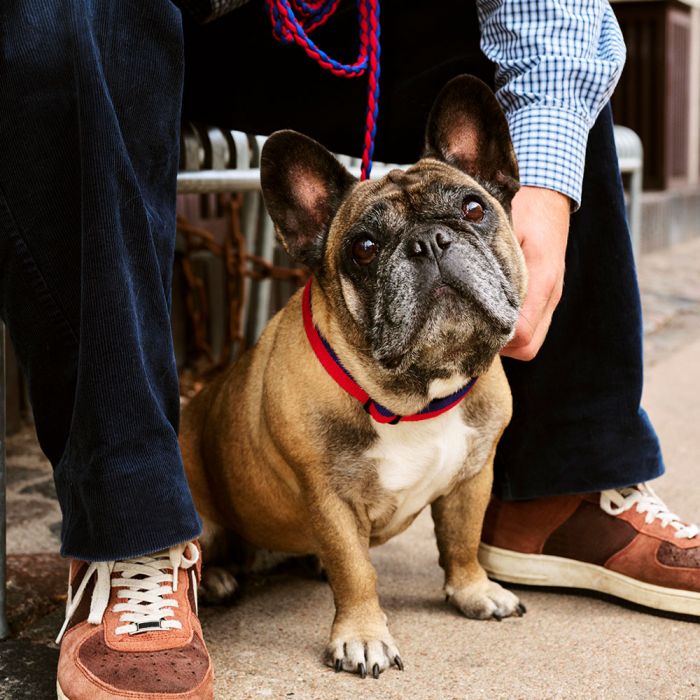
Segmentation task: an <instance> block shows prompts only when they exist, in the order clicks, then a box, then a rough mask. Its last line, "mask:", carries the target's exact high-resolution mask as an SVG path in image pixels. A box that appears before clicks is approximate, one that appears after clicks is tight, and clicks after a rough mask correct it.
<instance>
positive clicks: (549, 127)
mask: <svg viewBox="0 0 700 700" xmlns="http://www.w3.org/2000/svg"><path fill="white" fill-rule="evenodd" d="M506 116H507V118H508V126H509V127H510V135H511V139H512V140H513V148H514V149H515V155H516V157H517V159H518V170H519V171H520V184H521V185H530V186H534V187H546V188H547V189H550V190H555V191H556V192H561V194H564V195H566V196H567V197H569V198H570V199H571V200H572V202H573V206H572V211H575V210H576V209H578V208H579V206H580V204H581V187H582V184H583V170H584V166H585V163H586V143H587V142H588V132H589V130H590V125H589V124H588V120H587V119H586V118H585V117H582V116H580V115H578V114H575V113H574V112H570V111H567V110H565V109H561V108H559V107H548V106H544V105H528V106H527V107H523V108H521V109H518V110H517V111H515V112H512V113H510V114H506Z"/></svg>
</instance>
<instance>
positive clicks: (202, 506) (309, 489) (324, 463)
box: [180, 158, 526, 673]
mask: <svg viewBox="0 0 700 700" xmlns="http://www.w3.org/2000/svg"><path fill="white" fill-rule="evenodd" d="M436 179H437V180H438V181H443V180H444V181H445V182H446V183H447V184H450V185H451V186H458V187H461V186H464V187H468V188H472V189H474V188H475V187H479V185H478V183H476V181H475V180H473V179H472V178H471V177H470V176H469V175H467V174H465V173H462V172H459V171H458V170H456V169H455V168H452V167H450V166H448V165H446V164H445V163H442V162H440V161H438V160H436V159H434V158H426V159H423V160H422V161H420V162H419V163H418V164H417V165H416V166H413V167H412V168H410V169H409V170H408V171H406V172H403V173H402V172H400V171H394V172H393V173H391V174H390V176H388V177H386V178H384V179H382V180H379V181H367V182H363V183H359V184H355V185H353V186H352V190H351V192H350V194H349V195H348V196H347V197H346V198H345V199H344V201H343V203H342V205H341V206H340V209H339V210H338V212H337V213H336V214H335V216H334V218H333V221H332V225H331V227H330V231H329V232H328V235H327V239H326V244H325V250H324V254H323V255H324V258H323V260H324V274H323V278H322V279H323V284H321V283H319V282H318V281H317V280H315V281H314V283H313V286H312V304H313V317H314V321H315V323H316V324H317V326H318V327H319V329H320V331H321V333H322V334H323V335H324V336H325V337H326V338H327V339H328V341H329V342H330V344H331V346H332V347H333V348H334V350H335V351H336V353H337V354H338V356H339V357H341V358H342V361H343V364H344V365H345V366H346V368H347V369H348V370H349V371H350V372H351V374H352V375H353V376H354V377H355V379H356V380H357V382H358V383H359V384H360V386H362V387H363V388H364V389H365V390H366V391H367V392H368V393H369V394H370V396H372V397H373V398H374V399H375V400H376V401H378V402H380V403H382V404H383V405H386V406H391V407H392V409H393V410H394V411H397V412H400V413H402V414H404V415H406V414H411V413H414V412H416V411H418V410H420V409H422V408H423V407H424V406H425V405H426V404H427V403H428V402H429V401H430V400H431V399H433V398H437V396H432V395H426V394H425V393H420V391H419V390H418V389H416V390H412V391H408V392H407V391H401V390H399V389H397V384H396V383H395V382H394V383H392V381H393V380H394V379H395V374H394V375H393V377H392V373H391V371H390V370H389V369H387V368H385V367H382V366H380V365H379V364H378V363H377V362H376V361H374V360H373V359H372V355H371V352H369V351H368V348H367V345H366V340H365V339H364V337H363V336H362V334H361V333H360V331H359V329H358V324H357V323H356V319H354V318H353V313H355V314H356V313H359V311H358V308H355V309H354V310H353V309H352V308H349V306H350V307H352V305H353V303H355V302H354V301H353V300H352V299H350V300H348V298H347V297H348V295H349V296H352V290H349V289H348V283H347V282H346V284H345V290H344V289H343V286H344V284H343V277H342V271H341V270H340V268H339V267H338V261H339V260H340V257H341V245H342V243H343V236H344V234H345V232H347V231H349V230H351V227H352V225H353V223H354V222H355V221H356V219H357V217H358V216H360V215H361V214H362V212H364V211H366V210H367V209H368V207H369V206H370V205H372V204H373V203H374V202H375V201H377V200H383V201H390V202H392V206H393V207H395V208H397V209H400V207H402V206H406V207H413V208H414V209H415V210H419V211H423V210H424V209H425V207H428V209H429V207H430V201H428V202H427V203H426V201H425V200H424V192H425V187H424V183H425V182H426V181H429V182H435V181H436ZM313 184H314V183H312V185H313ZM314 187H315V185H314ZM481 194H482V197H483V199H484V201H486V202H487V204H488V205H489V206H490V207H491V209H492V211H493V212H494V214H495V215H496V216H498V227H497V229H498V230H497V233H498V235H497V236H496V240H494V241H493V242H492V243H491V244H490V245H492V246H493V249H494V251H495V253H496V255H497V256H498V257H499V259H500V260H506V261H509V263H510V264H511V267H512V273H513V275H514V279H515V284H516V287H517V289H518V290H519V293H520V294H521V297H522V294H524V290H525V284H526V281H525V272H524V265H523V261H522V255H521V252H520V249H519V246H518V244H517V241H516V239H515V236H514V235H513V232H512V230H511V228H510V223H509V221H508V217H507V214H506V213H505V211H504V210H503V209H502V208H501V206H500V204H499V203H498V202H497V201H496V200H495V199H494V197H493V196H492V195H491V194H489V193H488V192H487V191H486V190H483V192H482V193H481ZM300 196H301V195H300ZM317 196H318V193H317V192H316V189H314V188H313V187H312V189H311V190H309V191H308V192H305V193H304V194H303V197H308V198H311V199H314V198H316V197H317ZM303 197H302V199H303ZM421 197H423V199H421ZM414 200H415V201H414ZM301 305H302V293H301V292H298V293H297V294H296V295H295V296H294V297H293V298H292V299H291V300H290V301H289V303H288V304H287V306H286V307H285V308H284V309H283V310H282V311H281V312H280V313H278V314H277V315H276V316H275V317H274V318H273V319H272V320H271V321H270V323H269V324H268V326H267V328H266V329H265V331H264V333H263V335H262V337H261V338H260V340H259V342H258V343H257V345H256V346H255V347H254V348H253V349H252V350H251V351H250V352H248V353H247V354H246V355H245V356H244V357H243V358H242V359H241V360H240V361H239V362H238V363H236V364H235V365H234V366H233V367H231V368H230V369H229V370H228V371H227V372H226V373H225V374H223V375H222V376H221V377H220V378H219V379H218V380H216V381H214V382H213V383H212V384H210V385H209V386H207V387H206V388H205V389H204V390H203V391H202V392H201V393H200V394H199V395H197V396H196V397H195V398H194V399H193V400H192V401H191V402H190V404H189V405H188V406H187V407H186V409H185V411H184V413H183V418H182V426H181V438H180V441H181V447H182V453H183V458H184V461H185V466H186V470H187V475H188V478H189V481H190V485H191V488H192V493H193V495H194V498H195V502H196V504H197V508H198V509H199V512H200V513H201V515H202V516H203V519H204V522H205V532H204V535H203V539H202V542H203V549H204V557H205V562H207V561H215V562H217V563H226V561H225V560H226V551H227V548H229V547H230V546H231V544H230V542H229V540H230V539H231V537H232V536H233V539H234V540H236V541H240V540H242V541H243V542H245V543H247V544H249V545H252V546H254V547H259V548H264V549H270V550H276V551H284V552H292V553H298V554H315V555H317V556H318V557H319V558H320V560H321V563H322V565H323V567H324V569H325V571H326V573H327V575H328V579H329V582H330V585H331V587H332V589H333V595H334V600H335V606H336V615H335V621H334V623H333V628H332V631H331V639H330V642H329V644H328V647H327V658H328V659H329V660H330V661H331V663H332V662H333V661H334V660H335V662H336V664H340V668H343V669H345V670H352V671H358V670H359V671H360V673H363V668H365V667H366V668H367V669H369V670H371V669H372V666H374V665H375V664H376V669H375V672H376V673H378V672H379V671H382V670H384V669H385V668H387V667H388V666H389V665H391V664H392V663H396V664H397V665H400V660H398V661H397V660H396V659H397V657H398V649H397V647H396V644H395V642H394V640H393V639H392V637H391V635H390V633H389V631H388V628H387V625H386V616H385V615H384V613H383V612H382V610H381V608H380V605H379V601H378V597H377V589H376V579H377V576H376V572H375V570H374V568H373V566H372V564H371V562H370V559H369V548H370V546H373V545H376V544H380V543H381V542H384V541H386V540H387V539H389V538H390V537H392V536H394V535H395V534H397V533H398V532H401V531H402V530H404V529H405V528H406V527H408V526H409V525H410V523H411V522H412V521H413V519H414V518H415V517H416V515H417V514H418V512H419V511H420V509H421V508H422V507H424V506H425V505H428V504H429V502H426V503H421V504H419V507H418V508H416V509H415V512H406V517H405V518H402V519H400V521H399V522H395V519H394V516H395V515H396V514H397V513H401V514H403V512H404V511H401V510H397V508H398V503H399V501H398V499H399V497H400V495H401V494H398V493H397V492H396V491H391V490H388V489H387V488H384V487H383V486H382V474H383V472H382V471H381V470H382V468H384V469H386V468H387V465H386V464H384V465H382V463H381V459H379V458H377V457H376V456H373V455H375V453H373V452H372V451H371V449H369V447H370V446H371V445H372V444H376V441H377V439H378V432H379V430H378V429H377V428H376V426H375V425H374V424H373V420H372V419H371V418H370V417H369V416H368V414H367V413H366V412H365V411H364V410H363V408H362V406H361V405H360V404H359V402H358V401H356V400H355V399H354V398H352V397H351V396H350V395H349V394H347V393H346V392H345V391H344V390H343V389H342V388H340V387H339V386H338V384H336V382H335V380H334V379H332V378H331V377H330V376H329V375H328V374H327V372H326V370H325V369H324V368H323V366H322V365H321V363H320V362H319V360H318V358H317V357H316V356H315V354H314V352H313V350H312V348H311V345H310V344H309V342H308V339H307V337H306V334H305V331H304V327H303V323H302V308H301ZM428 352H430V350H428ZM450 371H452V370H450ZM443 377H444V375H443ZM436 386H438V387H439V386H444V382H443V384H440V382H438V383H437V384H436ZM426 391H429V389H428V390H426ZM436 391H438V389H436ZM511 410H512V409H511V396H510V391H509V388H508V384H507V381H506V378H505V375H504V372H503V368H502V366H501V362H500V359H499V358H498V357H496V358H495V359H494V360H493V362H492V364H491V365H490V367H488V369H487V370H486V371H485V372H483V373H482V374H481V376H480V378H479V380H478V382H477V384H476V385H475V387H474V389H473V390H472V391H471V393H470V394H469V395H468V396H467V397H466V399H465V400H463V401H462V402H461V404H460V405H459V406H458V407H456V408H453V409H452V411H455V412H457V413H456V415H457V417H458V419H459V420H461V421H462V423H463V424H464V426H468V430H467V428H464V434H465V435H467V434H468V435H469V444H468V448H465V449H466V452H465V458H464V463H463V464H462V465H461V467H460V465H459V463H457V467H458V468H457V469H455V470H454V473H453V471H452V468H451V467H450V469H448V470H447V471H446V472H444V474H445V475H446V476H443V479H448V478H449V483H447V486H446V487H445V488H442V482H441V487H440V489H441V490H440V492H439V493H436V494H434V496H433V497H432V498H433V502H432V512H433V517H434V520H435V526H436V535H437V541H438V547H439V550H440V563H441V565H442V567H443V568H444V570H445V576H446V578H445V590H446V592H447V594H448V596H449V599H450V601H451V603H452V604H453V605H455V606H456V607H458V608H459V609H460V610H461V611H462V612H464V614H466V615H468V616H470V617H480V618H481V617H491V616H494V617H503V616H506V615H510V614H520V612H521V608H520V606H519V603H518V600H517V598H516V597H515V596H513V595H512V594H511V593H508V592H507V591H504V590H503V589H502V588H500V586H498V585H497V584H494V583H492V582H490V581H488V580H487V578H486V575H485V573H484V571H483V569H482V568H481V567H480V565H479V564H478V561H477V557H476V553H477V547H478V543H479V538H480V533H481V527H482V522H483V516H484V512H485V509H486V505H487V502H488V498H489V494H490V488H491V478H492V477H491V474H492V464H493V456H494V453H495V449H496V444H497V441H498V439H499V438H500V436H501V434H502V432H503V430H504V429H505V427H506V425H507V424H508V421H509V420H510V416H511ZM407 425H418V424H408V423H405V424H404V426H407ZM452 425H454V423H452ZM402 429H403V430H409V429H410V428H404V427H403V426H402ZM416 429H417V430H418V429H419V428H416ZM461 434H462V433H459V432H456V433H455V435H457V436H459V435H461ZM446 437H447V436H446ZM387 444H391V443H387ZM461 444H464V443H461ZM448 457H449V455H448ZM451 464H455V461H454V460H453V461H452V463H451ZM389 466H390V467H392V468H393V466H395V465H392V464H389ZM425 473H426V474H427V475H428V476H427V477H426V478H427V479H429V478H430V474H431V472H430V470H429V469H428V470H427V471H426V472H425ZM400 475H401V474H400V473H399V476H400ZM421 483H423V482H421ZM428 486H430V484H429V483H428ZM420 493H423V492H422V491H421V492H420ZM427 493H430V490H429V489H428V490H427ZM233 546H236V545H235V544H234V545H233ZM205 572H206V569H205ZM205 586H206V581H205ZM217 587H218V588H220V589H221V590H223V591H230V590H233V589H234V588H235V581H234V582H231V581H227V579H226V574H224V573H222V571H221V570H218V571H217Z"/></svg>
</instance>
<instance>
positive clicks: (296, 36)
mask: <svg viewBox="0 0 700 700" xmlns="http://www.w3.org/2000/svg"><path fill="white" fill-rule="evenodd" d="M339 4H340V0H330V1H329V0H306V2H304V0H265V5H266V7H267V11H268V13H269V14H270V18H271V20H272V25H273V33H274V35H275V38H276V39H277V40H278V41H281V42H282V43H284V44H291V43H292V42H294V43H295V44H298V45H299V46H301V48H302V49H304V51H305V52H306V54H307V56H309V57H310V58H312V59H313V60H314V61H316V63H318V65H319V66H321V68H324V69H325V70H327V71H330V72H331V73H333V75H339V76H342V77H344V78H357V77H359V76H362V75H364V74H365V73H367V74H368V86H367V112H366V118H365V133H364V140H363V146H362V173H361V176H360V177H361V179H362V180H366V179H367V178H368V177H369V175H370V172H371V171H372V157H373V155H374V138H375V136H376V134H377V115H378V113H379V56H380V54H381V49H380V45H379V33H380V28H379V0H358V2H357V6H358V10H359V14H360V51H359V54H358V56H357V60H356V61H355V62H354V63H340V62H339V61H336V60H335V59H333V58H331V57H330V56H329V55H328V54H327V53H325V52H324V51H322V50H321V49H320V48H319V47H318V46H316V44H315V43H314V42H313V41H312V40H311V38H310V37H309V34H310V33H311V32H312V31H313V30H314V29H316V28H317V27H320V26H321V25H322V24H324V23H325V22H326V20H328V18H329V17H331V15H332V14H333V13H334V12H335V11H336V9H337V8H338V5H339Z"/></svg>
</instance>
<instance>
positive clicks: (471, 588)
mask: <svg viewBox="0 0 700 700" xmlns="http://www.w3.org/2000/svg"><path fill="white" fill-rule="evenodd" d="M445 593H446V594H447V600H448V602H449V603H451V604H452V605H454V606H455V607H456V608H457V609H458V610H459V611H461V612H462V613H463V614H464V615H466V616H467V617H473V618H476V619H478V620H487V619H489V618H493V619H495V620H499V621H500V620H502V619H503V618H504V617H511V616H515V617H522V615H523V614H524V613H525V606H524V605H523V604H522V603H521V602H520V601H519V600H518V597H517V596H516V595H514V594H513V593H511V592H510V591H507V590H506V589H505V588H503V587H502V586H500V585H499V584H497V583H496V582H495V581H490V580H489V579H488V578H486V577H485V576H484V578H483V579H480V580H479V581H477V582H475V583H473V584H470V585H468V586H462V587H460V588H457V589H455V588H453V587H452V586H449V585H448V586H445Z"/></svg>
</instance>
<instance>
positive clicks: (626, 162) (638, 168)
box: [614, 124, 644, 260]
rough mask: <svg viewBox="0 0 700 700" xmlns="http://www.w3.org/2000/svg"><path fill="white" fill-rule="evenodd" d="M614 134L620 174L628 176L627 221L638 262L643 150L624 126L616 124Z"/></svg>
mask: <svg viewBox="0 0 700 700" xmlns="http://www.w3.org/2000/svg"><path fill="white" fill-rule="evenodd" d="M614 134H615V150H616V151H617V159H618V163H619V166H620V172H621V173H622V174H625V173H627V174H629V176H630V188H629V194H628V199H627V201H628V207H627V221H628V222H629V228H630V236H631V238H632V249H633V251H634V258H635V260H639V254H640V252H641V238H642V220H641V199H642V167H643V165H644V148H643V147H642V141H641V139H640V138H639V136H638V135H637V134H636V133H635V132H634V131H632V129H629V128H628V127H626V126H619V125H618V124H616V125H615V127H614Z"/></svg>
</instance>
